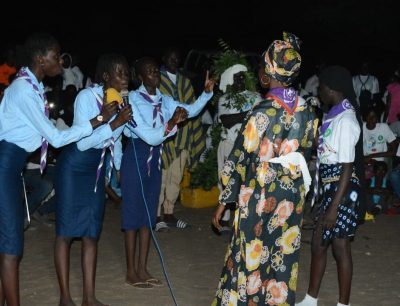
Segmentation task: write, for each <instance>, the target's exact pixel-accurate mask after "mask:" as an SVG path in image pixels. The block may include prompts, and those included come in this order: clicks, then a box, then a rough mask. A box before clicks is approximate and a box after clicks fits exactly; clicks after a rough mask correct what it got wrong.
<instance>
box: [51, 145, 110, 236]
mask: <svg viewBox="0 0 400 306" xmlns="http://www.w3.org/2000/svg"><path fill="white" fill-rule="evenodd" d="M101 151H102V150H101V149H89V150H86V151H79V149H78V148H77V146H76V143H73V144H70V145H69V146H67V147H65V148H64V150H63V151H62V153H61V155H60V157H59V159H58V160H57V170H56V171H57V172H56V181H55V191H56V232H57V236H64V237H90V238H96V239H97V238H98V237H99V235H100V231H101V226H102V223H103V215H104V203H105V173H104V164H103V168H102V171H101V173H100V178H99V181H98V183H97V192H94V187H95V183H96V171H97V167H98V165H99V163H100V157H101Z"/></svg>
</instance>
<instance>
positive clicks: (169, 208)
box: [164, 150, 189, 223]
mask: <svg viewBox="0 0 400 306" xmlns="http://www.w3.org/2000/svg"><path fill="white" fill-rule="evenodd" d="M188 155H189V154H188V151H186V150H182V151H181V153H180V154H179V157H178V158H177V159H175V160H174V161H173V162H172V164H171V166H170V167H169V169H168V175H167V179H166V186H165V199H164V221H165V222H167V223H168V222H170V223H174V222H176V221H178V220H177V219H176V218H175V217H174V207H175V202H176V200H177V199H178V197H179V193H180V190H181V186H180V184H181V182H182V178H183V172H184V170H185V165H186V161H187V159H188Z"/></svg>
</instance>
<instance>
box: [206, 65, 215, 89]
mask: <svg viewBox="0 0 400 306" xmlns="http://www.w3.org/2000/svg"><path fill="white" fill-rule="evenodd" d="M209 76H210V72H209V71H208V70H207V74H206V81H205V83H204V91H205V92H206V93H209V92H212V91H213V90H214V85H215V83H216V80H215V79H214V78H211V79H210V78H209Z"/></svg>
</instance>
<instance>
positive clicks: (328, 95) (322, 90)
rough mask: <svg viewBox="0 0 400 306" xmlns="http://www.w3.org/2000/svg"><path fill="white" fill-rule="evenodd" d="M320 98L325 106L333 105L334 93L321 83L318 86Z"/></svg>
mask: <svg viewBox="0 0 400 306" xmlns="http://www.w3.org/2000/svg"><path fill="white" fill-rule="evenodd" d="M318 96H319V99H320V100H321V102H322V103H323V104H325V105H332V104H333V96H332V91H331V90H330V88H329V87H328V86H326V85H325V84H324V83H321V84H319V86H318Z"/></svg>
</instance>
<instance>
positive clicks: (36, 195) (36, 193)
mask: <svg viewBox="0 0 400 306" xmlns="http://www.w3.org/2000/svg"><path fill="white" fill-rule="evenodd" d="M24 178H25V182H26V185H27V186H30V187H31V188H32V192H30V193H28V203H29V213H31V214H32V213H33V212H35V211H36V209H37V208H38V207H39V206H40V204H41V203H42V200H43V199H44V198H45V197H46V196H47V195H48V194H49V193H50V192H51V190H52V189H53V182H52V181H51V180H49V179H48V177H47V175H46V174H45V175H43V177H42V175H41V174H40V171H39V169H35V170H26V173H25V175H24Z"/></svg>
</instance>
